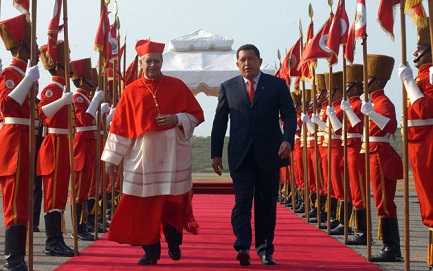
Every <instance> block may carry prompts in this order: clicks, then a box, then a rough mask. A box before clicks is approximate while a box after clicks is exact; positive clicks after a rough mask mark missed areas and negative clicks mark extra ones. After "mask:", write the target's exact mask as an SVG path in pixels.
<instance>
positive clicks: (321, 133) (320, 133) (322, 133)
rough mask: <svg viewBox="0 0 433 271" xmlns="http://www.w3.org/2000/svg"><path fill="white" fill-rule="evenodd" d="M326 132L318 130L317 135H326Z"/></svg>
mask: <svg viewBox="0 0 433 271" xmlns="http://www.w3.org/2000/svg"><path fill="white" fill-rule="evenodd" d="M324 135H325V132H317V136H324Z"/></svg>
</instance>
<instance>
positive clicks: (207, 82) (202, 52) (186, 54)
mask: <svg viewBox="0 0 433 271" xmlns="http://www.w3.org/2000/svg"><path fill="white" fill-rule="evenodd" d="M232 45H233V39H229V38H227V37H223V36H220V35H216V34H214V33H211V32H208V31H206V30H197V31H195V32H193V33H191V34H188V35H185V36H182V37H179V38H176V39H172V40H171V41H170V43H169V46H168V51H167V52H165V53H164V54H163V57H164V64H163V65H162V72H163V74H165V75H170V76H174V77H177V78H179V79H181V80H182V81H183V82H185V84H186V85H187V86H188V87H189V88H190V89H191V91H192V92H193V93H194V95H196V94H198V93H200V92H204V93H205V94H206V95H208V96H218V90H219V87H220V84H221V83H222V82H224V81H225V80H227V79H230V78H232V77H234V76H237V75H239V69H238V67H237V66H236V51H235V50H232ZM261 70H262V72H265V73H269V74H274V72H275V69H274V68H272V67H271V66H269V65H265V64H262V67H261Z"/></svg>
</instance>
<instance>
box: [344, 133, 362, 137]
mask: <svg viewBox="0 0 433 271" xmlns="http://www.w3.org/2000/svg"><path fill="white" fill-rule="evenodd" d="M347 138H362V134H359V133H347Z"/></svg>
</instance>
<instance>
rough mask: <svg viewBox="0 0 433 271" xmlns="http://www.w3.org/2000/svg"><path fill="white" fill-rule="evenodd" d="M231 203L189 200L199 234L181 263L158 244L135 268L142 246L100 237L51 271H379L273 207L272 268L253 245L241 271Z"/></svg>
mask: <svg viewBox="0 0 433 271" xmlns="http://www.w3.org/2000/svg"><path fill="white" fill-rule="evenodd" d="M233 202H234V195H211V194H196V195H194V212H195V217H196V219H197V221H198V222H199V223H200V233H199V235H192V234H188V233H186V234H185V235H184V243H183V245H182V247H181V249H182V259H181V260H180V261H173V260H171V259H170V258H169V257H168V255H167V245H166V243H165V241H162V242H161V244H162V255H161V260H160V261H158V265H156V266H139V265H137V261H138V260H139V259H140V258H141V257H142V256H143V250H142V249H141V247H131V246H129V245H119V244H117V243H115V242H111V241H108V240H107V239H106V235H104V236H103V237H102V238H101V239H100V240H98V241H97V242H95V243H94V244H92V245H91V246H89V247H88V248H86V249H84V250H83V251H81V253H80V256H78V257H74V258H71V259H70V260H69V261H68V262H66V263H65V264H63V265H62V266H60V267H59V268H57V269H56V270H57V271H81V270H92V271H94V270H104V271H106V270H116V271H118V270H120V271H122V270H125V271H126V270H167V271H168V270H170V271H172V270H185V271H201V270H281V271H282V270H294V271H295V270H297V271H307V270H329V271H331V270H332V271H343V270H344V271H348V270H354V271H355V270H356V271H359V270H363V271H374V270H381V269H380V268H379V267H377V266H376V265H374V264H372V263H370V262H368V261H367V260H365V259H364V258H362V257H361V256H360V255H358V254H357V253H356V252H354V251H353V250H352V249H350V248H348V247H346V246H344V245H343V244H341V243H340V242H338V241H337V240H335V239H334V238H332V237H330V236H328V235H326V234H325V233H324V232H323V231H321V230H318V229H317V228H315V227H314V226H313V225H310V224H308V223H306V222H305V221H304V220H303V219H301V218H299V217H298V216H296V215H295V214H294V213H292V212H291V211H289V210H288V209H286V208H285V207H283V206H281V205H278V221H277V228H276V232H275V242H274V244H275V254H274V258H275V260H276V261H277V264H276V265H274V266H264V265H262V264H261V263H260V261H259V258H258V257H257V256H256V255H255V253H254V244H253V246H252V249H253V250H252V251H251V252H252V253H251V256H252V258H251V265H250V266H248V267H241V266H240V265H239V263H238V261H236V260H235V257H236V252H235V251H234V250H233V241H234V236H233V233H232V230H231V225H230V213H231V208H232V206H233ZM253 240H254V238H253Z"/></svg>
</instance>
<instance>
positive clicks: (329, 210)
mask: <svg viewBox="0 0 433 271" xmlns="http://www.w3.org/2000/svg"><path fill="white" fill-rule="evenodd" d="M328 5H329V7H330V8H331V14H330V19H328V20H331V21H332V17H333V15H334V14H333V12H332V0H328ZM328 76H329V88H328V106H331V105H332V87H333V86H332V83H333V82H332V66H331V65H329V75H328ZM326 123H327V125H328V127H327V130H328V131H327V133H328V142H327V144H328V146H327V147H328V165H327V166H328V191H327V192H328V201H327V208H328V217H327V225H326V233H327V234H328V235H330V234H331V185H332V183H331V178H332V175H331V171H332V148H331V145H332V127H331V123H330V121H329V119H328V117H327V118H326ZM324 141H325V142H326V135H325V138H324Z"/></svg>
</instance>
